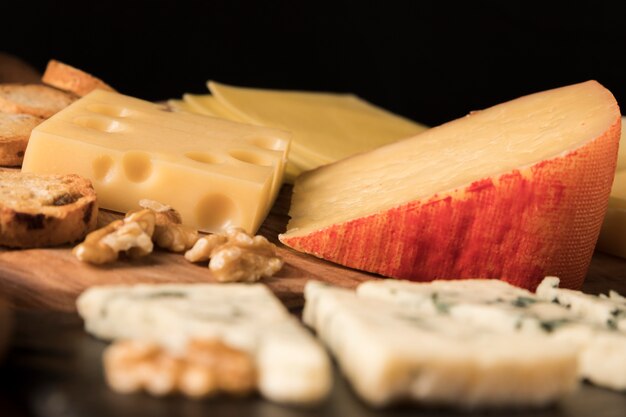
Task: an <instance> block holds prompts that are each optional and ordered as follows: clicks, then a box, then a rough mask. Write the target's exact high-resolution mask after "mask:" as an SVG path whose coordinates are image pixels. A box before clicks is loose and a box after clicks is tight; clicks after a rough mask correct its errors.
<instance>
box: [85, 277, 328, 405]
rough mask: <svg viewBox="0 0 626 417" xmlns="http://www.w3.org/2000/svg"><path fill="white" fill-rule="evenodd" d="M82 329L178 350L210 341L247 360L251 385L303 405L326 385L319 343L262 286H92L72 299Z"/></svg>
mask: <svg viewBox="0 0 626 417" xmlns="http://www.w3.org/2000/svg"><path fill="white" fill-rule="evenodd" d="M77 306H78V312H79V314H80V315H81V316H82V317H83V319H84V320H85V327H86V329H87V331H88V332H90V333H92V334H94V335H95V336H98V337H100V338H103V339H141V340H148V341H152V342H156V343H158V344H160V345H162V346H164V347H166V348H167V349H169V350H170V351H172V352H174V353H176V352H182V351H183V350H184V348H185V346H186V344H187V342H188V341H189V340H190V339H218V340H221V341H223V342H224V343H226V344H228V345H230V346H233V347H235V348H238V349H241V350H244V351H246V352H248V353H250V354H251V355H252V357H253V358H254V359H255V362H256V366H257V369H258V371H259V381H258V385H259V391H260V392H261V393H262V394H263V395H264V396H265V397H267V398H269V399H271V400H274V401H278V402H289V403H310V402H317V401H320V400H321V399H323V398H324V397H325V396H326V395H327V394H328V392H329V390H330V388H331V382H332V376H331V367H330V361H329V359H328V356H327V354H326V352H325V351H324V349H323V348H322V347H321V346H320V345H319V344H318V343H317V342H316V341H315V339H314V338H313V337H312V336H311V335H310V334H309V332H308V331H307V330H306V329H304V327H303V326H302V325H301V324H300V323H299V322H298V321H297V319H295V318H294V317H293V316H291V315H290V314H289V312H288V311H287V310H286V309H285V308H284V307H283V305H282V304H281V303H280V301H279V300H278V299H277V298H276V297H274V295H273V294H272V293H271V291H269V290H268V289H267V288H266V287H265V286H264V285H261V284H255V285H246V284H142V285H135V286H109V287H93V288H91V289H89V290H87V291H86V292H84V293H83V294H82V295H81V296H80V297H79V298H78V301H77Z"/></svg>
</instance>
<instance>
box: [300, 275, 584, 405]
mask: <svg viewBox="0 0 626 417" xmlns="http://www.w3.org/2000/svg"><path fill="white" fill-rule="evenodd" d="M305 298H306V304H305V308H304V314H303V318H304V321H305V322H306V323H307V324H309V325H310V326H312V327H313V328H314V329H315V330H316V332H317V333H318V335H319V336H320V337H321V338H322V340H323V341H324V342H325V343H326V345H327V346H328V347H329V349H330V351H331V352H332V353H333V355H334V356H335V357H336V359H337V362H338V364H339V366H340V367H341V370H342V372H343V373H344V375H345V376H346V377H347V378H348V380H349V381H350V383H351V384H352V386H353V388H354V389H355V391H356V392H357V394H359V396H360V397H361V398H363V399H364V400H365V401H367V402H368V403H369V404H372V405H374V406H384V405H387V404H389V403H392V402H396V401H406V400H412V401H416V402H418V403H420V404H428V405H446V406H454V407H460V408H477V407H505V406H506V407H511V406H520V407H521V406H524V407H526V406H541V405H545V404H548V403H550V402H553V401H555V400H557V399H558V398H560V397H562V396H563V395H565V394H567V393H569V392H571V391H572V390H574V389H575V388H576V386H577V382H576V351H577V349H576V347H575V346H572V345H570V344H569V343H566V342H563V341H559V340H556V339H553V338H551V337H549V336H547V335H545V334H521V333H520V334H511V333H510V332H509V333H507V334H504V333H499V332H494V331H490V330H488V329H482V330H477V329H476V328H473V327H471V326H467V325H466V324H463V323H458V322H456V321H455V320H453V319H451V318H450V317H448V316H446V315H416V314H413V312H411V311H407V309H406V308H404V307H403V306H401V305H396V304H394V303H390V302H386V301H381V300H376V299H372V298H365V297H358V296H357V295H356V294H355V292H353V291H350V290H345V289H339V288H334V287H330V286H328V285H325V284H322V283H320V282H315V281H309V282H308V283H307V285H306V287H305Z"/></svg>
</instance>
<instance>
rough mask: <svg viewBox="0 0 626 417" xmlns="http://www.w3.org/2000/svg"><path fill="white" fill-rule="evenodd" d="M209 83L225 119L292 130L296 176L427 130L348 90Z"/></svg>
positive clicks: (291, 159)
mask: <svg viewBox="0 0 626 417" xmlns="http://www.w3.org/2000/svg"><path fill="white" fill-rule="evenodd" d="M208 87H209V89H210V90H211V93H213V95H214V97H215V99H216V100H217V101H218V102H219V104H220V105H221V108H225V109H226V111H228V112H229V115H228V118H232V117H233V115H235V116H236V117H237V119H233V120H238V121H247V122H249V123H253V124H257V125H261V126H268V127H276V128H280V129H285V130H288V131H291V132H292V133H293V143H292V152H291V154H290V166H292V167H293V168H292V169H293V171H292V172H293V173H294V175H295V174H300V173H301V172H304V171H308V170H310V169H313V168H316V167H318V166H320V165H324V164H328V163H330V162H334V161H337V160H339V159H342V158H345V157H348V156H351V155H353V154H355V153H359V152H364V151H368V150H371V149H374V148H377V147H379V146H381V145H384V144H387V143H390V142H394V141H397V140H399V139H403V138H406V137H409V136H412V135H414V134H416V133H418V132H421V131H424V130H425V129H426V127H425V126H423V125H420V124H418V123H415V122H413V121H411V120H408V119H405V118H403V117H400V116H398V115H395V114H393V113H391V112H388V111H386V110H383V109H381V108H379V107H376V106H374V105H372V104H370V103H368V102H366V101H364V100H362V99H360V98H358V97H356V96H354V95H351V94H334V93H315V92H301V91H277V90H266V89H257V88H242V87H232V86H228V85H224V84H219V83H216V82H214V81H209V82H208ZM209 100H210V99H209ZM212 102H213V103H214V101H212ZM213 109H215V107H213Z"/></svg>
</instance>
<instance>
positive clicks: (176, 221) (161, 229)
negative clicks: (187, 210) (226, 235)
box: [139, 199, 198, 252]
mask: <svg viewBox="0 0 626 417" xmlns="http://www.w3.org/2000/svg"><path fill="white" fill-rule="evenodd" d="M139 205H140V206H141V207H143V208H144V209H149V210H152V211H153V212H154V214H155V216H156V224H155V229H154V234H153V235H152V240H153V241H154V243H155V244H156V245H157V246H158V247H160V248H163V249H167V250H169V251H170V252H184V251H186V250H188V249H191V248H192V247H193V245H194V244H195V243H196V241H197V240H198V231H197V230H195V229H192V228H191V227H188V226H183V225H182V224H181V223H182V218H181V217H180V214H179V213H178V212H177V211H176V210H174V209H173V208H172V207H170V206H168V205H166V204H162V203H159V202H158V201H154V200H147V199H144V200H140V201H139Z"/></svg>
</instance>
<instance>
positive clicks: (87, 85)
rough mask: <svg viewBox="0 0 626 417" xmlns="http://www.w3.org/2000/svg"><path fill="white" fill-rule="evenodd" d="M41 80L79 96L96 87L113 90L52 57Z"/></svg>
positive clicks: (102, 82)
mask: <svg viewBox="0 0 626 417" xmlns="http://www.w3.org/2000/svg"><path fill="white" fill-rule="evenodd" d="M41 81H43V82H44V83H45V84H48V85H51V86H53V87H56V88H59V89H61V90H65V91H70V92H72V93H74V94H76V95H78V96H81V97H82V96H84V95H86V94H89V93H90V92H92V91H93V90H95V89H96V88H99V89H101V90H108V91H115V90H114V89H113V88H112V87H111V86H110V85H108V84H107V83H105V82H104V81H102V80H101V79H99V78H96V77H94V76H93V75H91V74H88V73H86V72H85V71H82V70H79V69H78V68H74V67H72V66H71V65H67V64H64V63H62V62H59V61H57V60H54V59H51V60H50V61H49V62H48V67H47V68H46V72H44V74H43V77H42V78H41Z"/></svg>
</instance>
